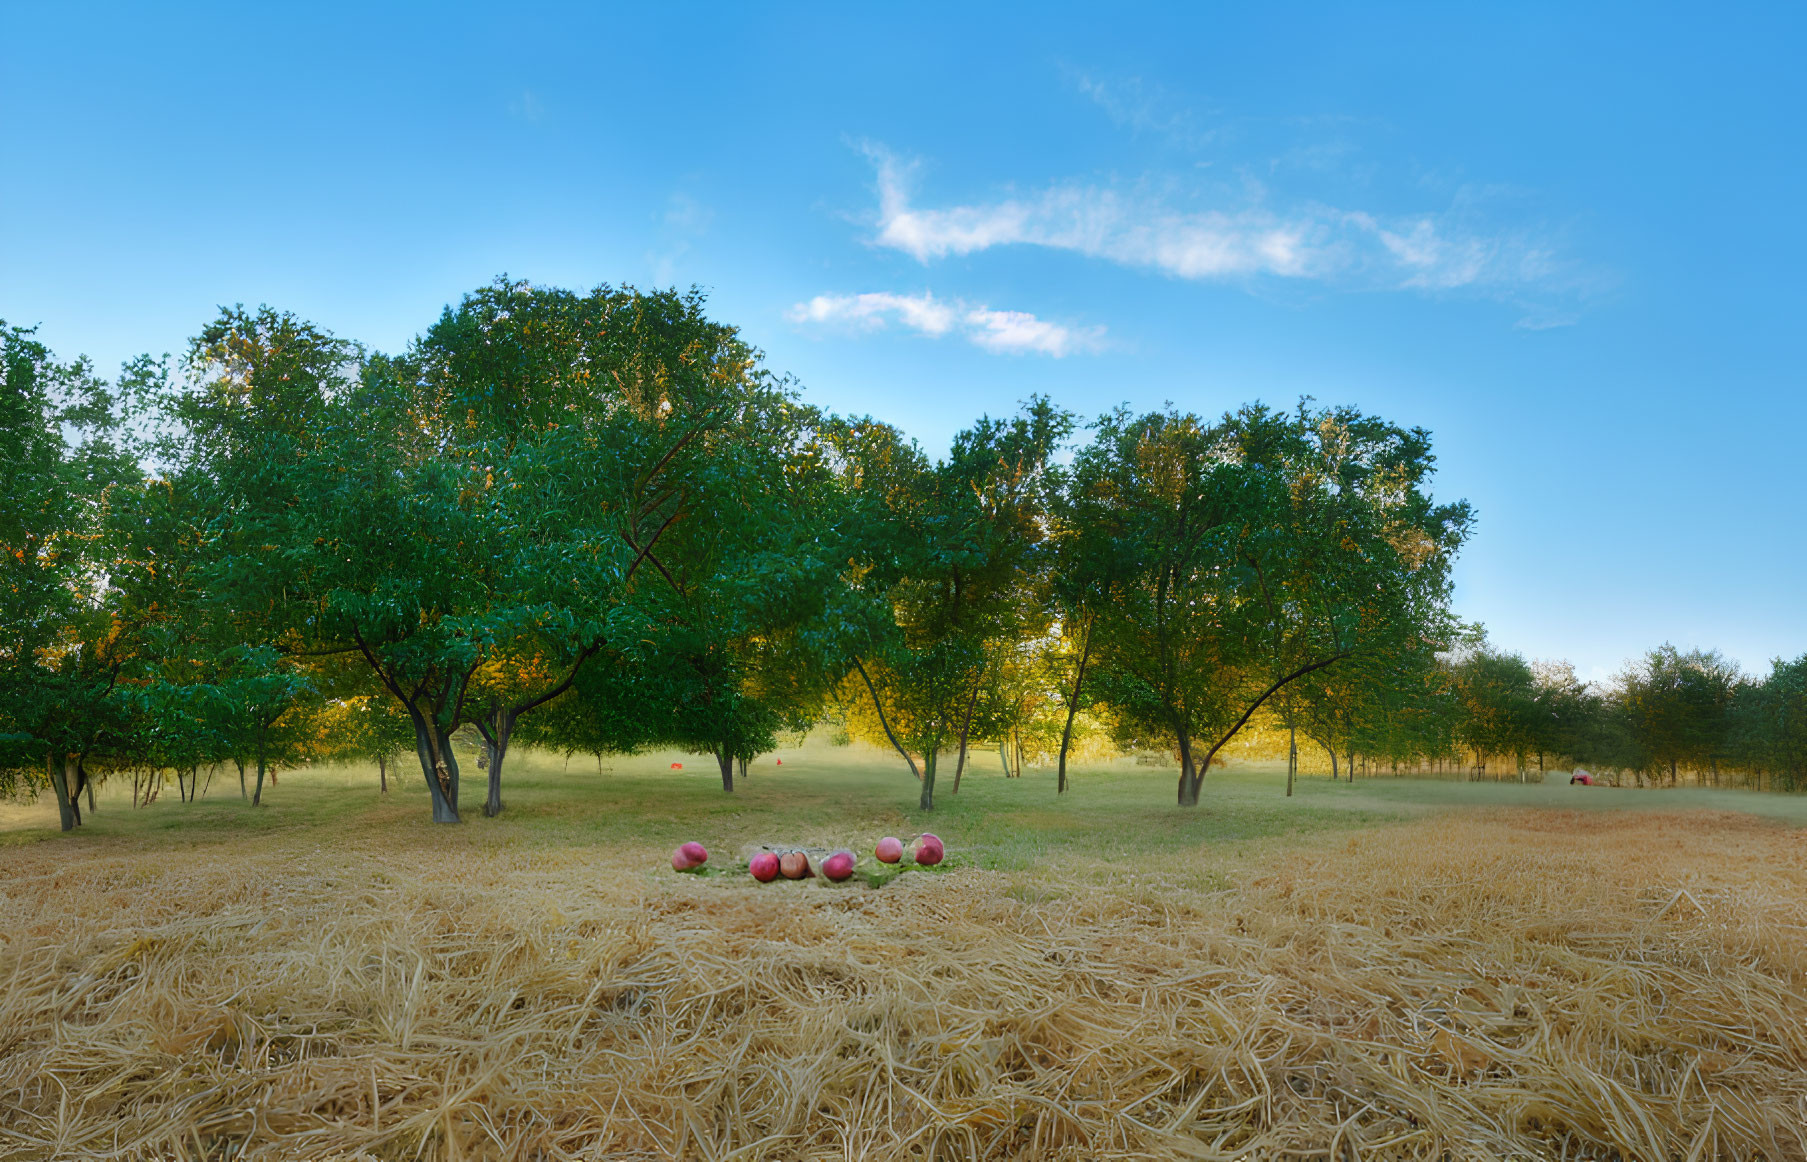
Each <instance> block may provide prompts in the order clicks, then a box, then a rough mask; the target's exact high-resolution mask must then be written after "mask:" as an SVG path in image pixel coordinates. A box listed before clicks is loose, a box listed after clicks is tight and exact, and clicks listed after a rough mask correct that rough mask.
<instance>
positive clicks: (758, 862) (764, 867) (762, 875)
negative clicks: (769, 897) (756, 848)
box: [747, 851, 778, 884]
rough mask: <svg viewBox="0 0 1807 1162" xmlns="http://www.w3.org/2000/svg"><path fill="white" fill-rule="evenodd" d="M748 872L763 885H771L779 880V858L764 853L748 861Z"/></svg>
mask: <svg viewBox="0 0 1807 1162" xmlns="http://www.w3.org/2000/svg"><path fill="white" fill-rule="evenodd" d="M747 871H749V872H751V873H752V875H753V878H754V879H756V880H758V881H759V882H760V883H762V884H769V883H771V882H772V881H773V880H775V879H777V878H778V856H777V855H776V854H774V853H772V852H769V851H762V852H760V853H759V854H758V855H755V856H754V857H753V858H752V859H751V860H749V861H747Z"/></svg>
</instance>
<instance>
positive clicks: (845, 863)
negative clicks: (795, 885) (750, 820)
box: [671, 833, 947, 884]
mask: <svg viewBox="0 0 1807 1162" xmlns="http://www.w3.org/2000/svg"><path fill="white" fill-rule="evenodd" d="M872 854H873V855H874V856H875V857H877V859H878V861H879V862H880V863H899V862H901V861H902V860H903V857H904V844H903V840H901V839H898V838H897V837H896V836H893V835H887V836H885V837H884V838H883V839H881V840H879V841H878V846H877V847H876V848H874V849H873V852H872ZM946 855H947V848H946V847H945V846H944V845H943V844H942V842H941V840H940V839H938V838H936V837H935V836H933V835H929V834H927V833H924V834H922V835H919V836H917V837H916V846H915V850H914V851H913V852H911V862H913V863H916V864H920V865H921V866H923V867H933V866H934V865H936V864H938V863H940V862H941V861H942V859H943V858H945V857H946ZM708 862H709V851H708V849H707V848H705V847H704V846H703V845H702V844H700V843H695V842H691V843H686V844H685V845H684V846H682V847H680V848H678V849H677V850H676V851H674V852H672V853H671V866H672V868H673V870H675V871H681V872H687V871H695V870H697V869H698V868H700V867H702V866H703V865H704V864H705V863H708ZM857 862H858V860H857V859H856V858H855V856H854V854H853V853H852V852H851V851H846V850H842V851H837V852H835V853H834V854H833V855H831V856H829V857H828V858H827V859H825V860H823V861H822V865H821V867H822V874H823V875H824V876H827V877H828V878H829V879H830V880H833V881H834V882H835V883H837V884H838V883H840V882H842V881H843V880H846V879H850V878H851V877H852V876H853V869H854V865H855V864H856V863H857ZM747 872H748V873H749V874H750V875H752V877H753V878H754V879H756V880H758V881H759V882H760V883H762V884H769V883H771V882H772V881H773V880H775V879H777V878H778V877H779V876H783V877H784V878H785V879H787V880H802V879H809V878H810V877H812V876H814V875H815V874H816V869H815V868H813V867H811V866H810V862H809V853H808V852H803V851H786V852H776V851H762V852H760V853H758V854H757V855H755V856H754V857H753V858H752V859H751V860H749V861H748V862H747Z"/></svg>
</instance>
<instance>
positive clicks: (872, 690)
mask: <svg viewBox="0 0 1807 1162" xmlns="http://www.w3.org/2000/svg"><path fill="white" fill-rule="evenodd" d="M853 668H854V669H856V670H858V671H859V672H860V677H862V678H865V679H866V692H867V693H868V694H871V695H872V708H873V709H874V710H876V711H878V724H879V725H880V726H882V727H884V728H885V737H886V738H888V739H890V740H891V745H892V746H894V747H896V748H897V753H898V754H900V755H902V756H903V757H904V762H906V763H909V764H910V773H911V774H912V775H915V776H916V779H917V781H918V782H920V781H922V772H921V771H919V770H917V769H916V760H915V759H913V758H911V757H910V752H909V751H907V750H905V749H904V748H903V743H901V742H898V741H897V735H896V734H894V733H892V731H891V723H890V722H889V721H887V720H886V718H885V708H884V706H883V704H881V703H880V702H879V700H878V689H877V688H876V687H874V686H873V685H872V679H871V678H869V677H867V675H866V667H865V666H862V665H861V664H860V660H859V659H858V658H854V659H853Z"/></svg>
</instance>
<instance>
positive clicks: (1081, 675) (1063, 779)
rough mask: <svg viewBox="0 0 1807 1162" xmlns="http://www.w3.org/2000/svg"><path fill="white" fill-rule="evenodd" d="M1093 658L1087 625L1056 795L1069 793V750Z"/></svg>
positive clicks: (1062, 738) (1063, 739)
mask: <svg viewBox="0 0 1807 1162" xmlns="http://www.w3.org/2000/svg"><path fill="white" fill-rule="evenodd" d="M1091 656H1092V623H1091V621H1090V620H1089V619H1088V620H1087V621H1086V623H1085V640H1084V642H1082V643H1081V644H1080V647H1079V665H1078V667H1077V668H1076V669H1075V670H1074V673H1073V697H1071V698H1070V699H1068V700H1067V725H1066V728H1065V729H1064V730H1062V731H1061V732H1060V773H1059V774H1058V775H1057V776H1056V780H1055V784H1054V793H1055V794H1056V795H1064V794H1066V793H1067V748H1068V747H1069V746H1071V745H1072V743H1073V718H1074V716H1075V715H1077V714H1078V713H1079V691H1080V689H1081V688H1082V687H1083V686H1084V685H1085V664H1086V660H1087V659H1089V658H1090V657H1091Z"/></svg>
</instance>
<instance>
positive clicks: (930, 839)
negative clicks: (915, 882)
mask: <svg viewBox="0 0 1807 1162" xmlns="http://www.w3.org/2000/svg"><path fill="white" fill-rule="evenodd" d="M945 855H947V848H945V847H943V846H942V843H941V840H939V839H937V838H935V837H934V836H933V835H930V834H929V833H928V832H926V831H925V832H923V833H922V835H921V836H920V837H919V838H918V839H917V840H916V862H917V863H919V864H921V865H922V866H923V867H933V866H935V865H936V864H938V863H940V862H941V860H942V857H943V856H945Z"/></svg>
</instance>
